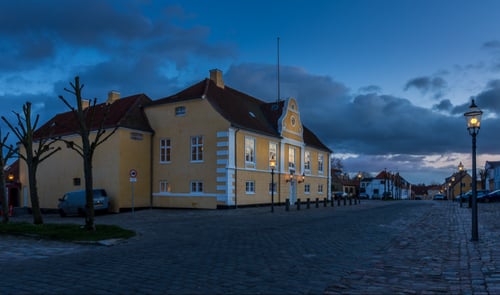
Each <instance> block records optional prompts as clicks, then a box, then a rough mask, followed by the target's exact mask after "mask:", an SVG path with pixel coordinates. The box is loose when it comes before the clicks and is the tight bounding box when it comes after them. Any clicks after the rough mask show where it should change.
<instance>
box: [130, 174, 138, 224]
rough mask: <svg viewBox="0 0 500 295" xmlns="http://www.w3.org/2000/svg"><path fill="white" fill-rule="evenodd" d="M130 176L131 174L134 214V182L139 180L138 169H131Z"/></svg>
mask: <svg viewBox="0 0 500 295" xmlns="http://www.w3.org/2000/svg"><path fill="white" fill-rule="evenodd" d="M129 176H130V184H131V186H132V215H133V214H134V183H136V182H137V170H135V169H130V171H129Z"/></svg>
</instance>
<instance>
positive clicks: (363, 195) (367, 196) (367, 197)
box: [359, 193, 370, 199]
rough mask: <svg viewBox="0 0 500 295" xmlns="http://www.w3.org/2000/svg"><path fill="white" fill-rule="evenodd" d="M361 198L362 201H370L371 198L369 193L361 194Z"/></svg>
mask: <svg viewBox="0 0 500 295" xmlns="http://www.w3.org/2000/svg"><path fill="white" fill-rule="evenodd" d="M359 198H360V199H369V198H370V196H369V195H368V194H367V193H359Z"/></svg>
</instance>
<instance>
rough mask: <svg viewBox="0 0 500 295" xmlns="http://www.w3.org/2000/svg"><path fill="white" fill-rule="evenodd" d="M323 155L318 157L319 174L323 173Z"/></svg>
mask: <svg viewBox="0 0 500 295" xmlns="http://www.w3.org/2000/svg"><path fill="white" fill-rule="evenodd" d="M323 160H324V158H323V154H319V155H318V172H319V173H323Z"/></svg>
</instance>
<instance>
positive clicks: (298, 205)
mask: <svg viewBox="0 0 500 295" xmlns="http://www.w3.org/2000/svg"><path fill="white" fill-rule="evenodd" d="M297 210H300V199H297Z"/></svg>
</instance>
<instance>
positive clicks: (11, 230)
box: [0, 222, 135, 242]
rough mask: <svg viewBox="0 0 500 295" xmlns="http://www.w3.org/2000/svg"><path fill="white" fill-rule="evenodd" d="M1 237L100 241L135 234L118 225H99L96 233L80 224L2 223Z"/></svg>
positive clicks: (128, 236) (0, 228)
mask: <svg viewBox="0 0 500 295" xmlns="http://www.w3.org/2000/svg"><path fill="white" fill-rule="evenodd" d="M0 235H21V236H29V237H36V238H41V239H46V240H57V241H73V242H74V241H100V240H107V239H128V238H131V237H133V236H135V232H134V231H131V230H128V229H123V228H121V227H119V226H116V225H105V224H97V225H96V231H86V230H85V229H83V228H82V226H81V225H78V224H31V223H27V222H14V223H7V224H3V223H0Z"/></svg>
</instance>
